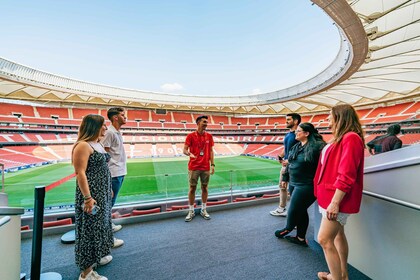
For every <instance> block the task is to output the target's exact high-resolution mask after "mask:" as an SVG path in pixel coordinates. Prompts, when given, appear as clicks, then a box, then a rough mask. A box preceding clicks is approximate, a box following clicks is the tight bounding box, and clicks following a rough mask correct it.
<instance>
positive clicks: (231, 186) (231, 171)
mask: <svg viewBox="0 0 420 280" xmlns="http://www.w3.org/2000/svg"><path fill="white" fill-rule="evenodd" d="M232 173H233V170H229V177H230V202H233V184H232Z"/></svg>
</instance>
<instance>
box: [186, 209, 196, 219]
mask: <svg viewBox="0 0 420 280" xmlns="http://www.w3.org/2000/svg"><path fill="white" fill-rule="evenodd" d="M194 216H195V214H194V210H189V211H188V214H187V217H185V221H186V222H191V220H192V219H193V218H194Z"/></svg>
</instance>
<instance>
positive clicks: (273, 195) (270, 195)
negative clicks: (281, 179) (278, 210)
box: [262, 193, 280, 198]
mask: <svg viewBox="0 0 420 280" xmlns="http://www.w3.org/2000/svg"><path fill="white" fill-rule="evenodd" d="M278 196H280V194H279V193H274V194H264V195H263V196H262V198H270V197H278Z"/></svg>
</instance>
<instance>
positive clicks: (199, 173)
mask: <svg viewBox="0 0 420 280" xmlns="http://www.w3.org/2000/svg"><path fill="white" fill-rule="evenodd" d="M188 177H189V179H190V186H197V184H198V178H199V177H200V181H201V185H206V186H207V185H208V184H209V181H210V171H205V170H188Z"/></svg>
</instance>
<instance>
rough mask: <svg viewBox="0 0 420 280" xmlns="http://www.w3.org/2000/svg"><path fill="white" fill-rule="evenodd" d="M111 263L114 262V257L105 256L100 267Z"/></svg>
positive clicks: (100, 262)
mask: <svg viewBox="0 0 420 280" xmlns="http://www.w3.org/2000/svg"><path fill="white" fill-rule="evenodd" d="M111 261H112V256H111V255H108V256H105V257H103V258H101V260H100V261H99V265H107V264H109V263H110V262H111Z"/></svg>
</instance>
